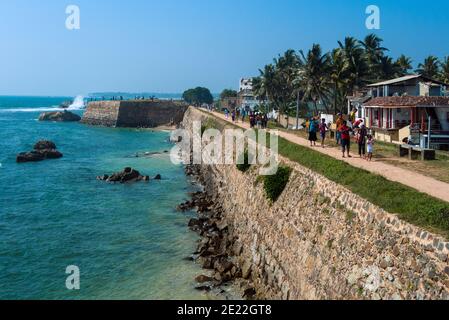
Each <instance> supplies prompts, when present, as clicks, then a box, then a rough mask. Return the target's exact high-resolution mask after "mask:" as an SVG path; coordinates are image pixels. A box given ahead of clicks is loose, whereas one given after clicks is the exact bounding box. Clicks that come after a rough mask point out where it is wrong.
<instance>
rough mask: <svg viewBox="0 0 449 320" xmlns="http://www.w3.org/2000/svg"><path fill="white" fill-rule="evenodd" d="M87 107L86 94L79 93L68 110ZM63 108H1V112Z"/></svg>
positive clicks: (56, 107)
mask: <svg viewBox="0 0 449 320" xmlns="http://www.w3.org/2000/svg"><path fill="white" fill-rule="evenodd" d="M84 108H85V104H84V96H82V95H78V96H76V97H75V99H74V100H73V102H72V104H71V105H70V106H69V107H68V108H67V109H66V110H82V109H84ZM61 110H63V109H62V108H61V107H60V106H52V107H40V108H13V109H0V113H8V112H51V111H61Z"/></svg>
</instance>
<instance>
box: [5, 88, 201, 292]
mask: <svg viewBox="0 0 449 320" xmlns="http://www.w3.org/2000/svg"><path fill="white" fill-rule="evenodd" d="M64 100H67V98H65V97H56V98H52V97H50V98H37V97H0V163H1V167H0V299H203V298H207V297H206V296H204V295H203V294H202V293H200V292H197V291H195V290H194V285H195V283H194V278H195V276H196V275H198V274H199V273H201V270H200V269H199V267H198V266H196V265H195V264H194V263H192V262H188V261H185V260H184V259H183V258H185V257H186V256H188V255H189V254H190V253H191V252H193V251H194V248H195V241H196V240H197V236H196V235H195V234H194V233H192V232H191V231H189V230H188V228H187V227H186V224H187V221H188V219H189V218H190V216H189V215H183V214H180V213H179V212H176V211H175V210H174V208H175V207H176V205H177V204H179V203H180V202H182V201H183V200H185V199H187V197H188V195H187V193H188V192H189V191H193V190H192V188H194V187H193V186H192V185H191V184H190V183H189V181H188V180H187V179H186V177H185V175H184V171H183V168H182V167H181V166H175V165H173V164H172V163H171V162H170V159H169V156H168V155H166V154H159V155H155V156H153V157H151V158H144V157H140V158H136V157H133V155H135V153H136V152H146V151H149V152H161V151H164V150H170V148H171V147H172V145H171V144H170V143H169V142H168V140H167V139H168V136H169V134H168V133H167V132H151V131H149V130H133V129H113V128H100V127H90V126H86V125H83V124H80V123H52V122H38V121H37V120H36V119H37V117H38V115H39V113H40V112H41V111H45V110H51V109H52V108H54V106H55V105H58V104H59V103H61V102H63V101H64ZM75 112H77V113H79V114H81V113H82V111H75ZM39 139H49V140H52V141H54V142H55V143H56V145H57V147H58V150H60V151H61V152H62V153H63V154H64V157H63V158H62V159H58V160H47V161H44V162H39V163H25V164H16V162H15V156H16V154H17V153H19V152H22V151H29V150H31V149H32V147H33V144H34V143H35V142H36V141H37V140H39ZM126 166H131V167H133V168H136V169H137V170H139V171H141V173H142V174H145V175H150V176H154V175H156V174H158V173H159V174H161V175H162V177H163V180H162V181H160V182H155V181H153V182H150V183H135V184H128V185H120V184H116V185H112V184H107V183H104V182H100V181H97V180H96V179H95V177H96V176H98V175H103V174H110V173H112V172H114V171H118V170H121V169H123V168H124V167H126ZM69 265H76V266H78V267H79V268H80V272H81V278H80V280H81V281H80V285H81V289H80V290H79V291H69V290H67V289H66V286H65V281H66V277H67V275H66V274H65V270H66V267H67V266H69Z"/></svg>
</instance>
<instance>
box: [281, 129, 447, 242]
mask: <svg viewBox="0 0 449 320" xmlns="http://www.w3.org/2000/svg"><path fill="white" fill-rule="evenodd" d="M279 154H280V155H282V156H284V157H286V158H288V159H290V160H292V161H295V162H297V163H299V164H301V165H303V166H305V167H307V168H309V169H311V170H313V171H315V172H317V173H319V174H322V175H323V176H325V177H326V178H328V179H329V180H332V181H334V182H337V183H338V184H340V185H343V186H345V187H347V188H348V189H349V190H351V191H352V192H353V193H355V194H358V195H359V196H361V197H363V198H365V199H367V200H369V201H370V202H371V203H373V204H375V205H377V206H379V207H381V208H383V209H384V210H386V211H388V212H390V213H395V214H397V215H398V216H399V217H400V218H401V219H403V220H405V221H408V222H410V223H413V224H415V225H418V226H421V227H425V228H428V229H431V230H432V231H436V232H439V233H441V234H444V235H445V236H449V203H447V202H444V201H442V200H439V199H436V198H433V197H431V196H428V195H427V194H424V193H421V192H418V191H416V190H414V189H412V188H409V187H407V186H404V185H402V184H400V183H397V182H393V181H389V180H387V179H385V178H384V177H382V176H380V175H376V174H373V173H370V172H368V171H366V170H363V169H359V168H356V167H353V166H351V165H349V164H347V163H345V162H343V161H341V160H337V159H334V158H332V157H330V156H327V155H324V154H322V153H319V152H317V151H315V150H311V149H309V148H306V147H303V146H300V145H297V144H295V143H292V142H290V141H288V140H286V139H284V138H281V137H279Z"/></svg>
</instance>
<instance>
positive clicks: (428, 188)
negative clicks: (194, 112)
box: [204, 110, 449, 202]
mask: <svg viewBox="0 0 449 320" xmlns="http://www.w3.org/2000/svg"><path fill="white" fill-rule="evenodd" d="M204 111H206V112H208V111H207V110H204ZM212 114H213V115H214V116H216V117H217V118H220V119H222V120H225V121H228V122H231V123H232V121H231V120H226V118H225V116H224V115H223V114H221V113H217V112H212ZM234 124H235V125H237V126H239V127H241V128H245V129H248V128H249V124H248V123H242V122H238V123H234ZM279 136H280V137H282V138H284V139H286V140H289V141H291V142H294V143H296V144H299V145H301V146H304V147H308V148H311V147H310V144H309V141H307V140H306V139H304V138H302V137H298V136H297V135H295V134H291V133H288V132H282V131H279ZM356 147H357V146H356V145H354V144H353V145H352V148H356ZM313 149H314V150H316V151H318V152H321V153H324V154H326V155H328V156H331V157H334V158H336V159H339V160H343V161H345V162H347V163H349V164H350V165H352V166H354V167H357V168H361V169H365V170H367V171H370V172H372V173H376V174H379V175H381V176H383V177H385V178H386V179H388V180H391V181H396V182H400V183H402V184H404V185H406V186H409V187H412V188H414V189H416V190H418V191H420V192H423V193H427V194H428V195H431V196H433V197H435V198H438V199H441V200H444V201H447V202H449V184H448V183H445V182H442V181H438V180H436V179H433V178H430V177H427V176H425V175H422V174H420V173H416V172H413V171H410V170H407V169H403V168H399V167H395V166H393V165H389V164H387V163H384V162H380V161H378V160H376V159H373V161H372V162H368V161H366V160H363V159H360V158H359V157H358V155H356V156H355V153H354V151H355V152H357V151H356V150H353V153H352V155H353V158H342V153H341V152H340V150H339V149H337V148H322V147H321V146H319V143H317V146H316V147H313ZM374 152H375V149H374Z"/></svg>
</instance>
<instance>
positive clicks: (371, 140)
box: [366, 134, 374, 161]
mask: <svg viewBox="0 0 449 320" xmlns="http://www.w3.org/2000/svg"><path fill="white" fill-rule="evenodd" d="M366 145H367V149H368V150H367V151H368V157H367V158H366V160H368V161H371V160H372V158H373V151H374V138H373V136H372V135H371V134H369V135H368V141H367V142H366Z"/></svg>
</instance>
